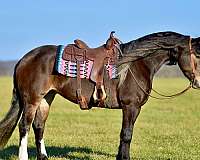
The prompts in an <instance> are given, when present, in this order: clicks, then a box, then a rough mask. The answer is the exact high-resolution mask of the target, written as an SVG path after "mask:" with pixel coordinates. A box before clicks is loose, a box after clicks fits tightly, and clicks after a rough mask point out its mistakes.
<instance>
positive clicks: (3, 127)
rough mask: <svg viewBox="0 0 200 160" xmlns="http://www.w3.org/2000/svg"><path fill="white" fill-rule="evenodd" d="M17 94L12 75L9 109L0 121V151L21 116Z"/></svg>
mask: <svg viewBox="0 0 200 160" xmlns="http://www.w3.org/2000/svg"><path fill="white" fill-rule="evenodd" d="M19 99H20V98H19V93H18V89H17V88H16V83H15V75H14V88H13V95H12V101H11V107H10V110H9V111H8V113H7V115H6V116H5V117H4V119H2V120H1V121H0V149H2V148H3V147H4V146H5V145H6V144H7V142H8V140H9V138H10V137H11V135H12V133H13V131H14V129H15V127H16V125H17V122H18V121H19V118H20V117H21V114H22V107H20V106H19Z"/></svg>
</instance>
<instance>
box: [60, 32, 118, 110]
mask: <svg viewBox="0 0 200 160" xmlns="http://www.w3.org/2000/svg"><path fill="white" fill-rule="evenodd" d="M113 34H114V32H111V34H110V37H109V39H108V40H107V41H106V44H103V45H101V46H100V47H97V48H90V47H89V46H88V45H87V44H86V43H85V42H83V41H82V40H79V39H76V40H74V44H69V45H67V46H66V47H65V49H64V54H63V59H65V60H67V61H72V62H75V63H76V64H77V83H78V89H77V97H78V101H79V104H80V106H81V108H82V109H87V105H86V102H84V99H85V98H84V97H83V96H82V94H81V79H80V65H81V64H83V63H84V62H86V61H92V62H93V66H92V71H91V74H90V77H89V79H90V80H92V81H93V82H94V83H95V84H96V85H95V89H94V93H93V99H94V102H103V101H104V100H105V99H106V92H105V89H104V85H103V76H104V66H105V65H106V64H116V62H117V55H118V54H117V48H116V47H115V45H116V44H119V40H118V39H116V38H115V37H114V36H113Z"/></svg>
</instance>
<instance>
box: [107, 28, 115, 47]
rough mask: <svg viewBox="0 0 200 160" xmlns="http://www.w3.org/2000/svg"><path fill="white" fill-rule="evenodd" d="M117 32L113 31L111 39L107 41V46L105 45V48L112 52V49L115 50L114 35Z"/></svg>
mask: <svg viewBox="0 0 200 160" xmlns="http://www.w3.org/2000/svg"><path fill="white" fill-rule="evenodd" d="M114 33H115V32H114V31H112V32H111V33H110V37H109V39H108V40H107V41H106V44H105V47H106V49H108V50H110V49H113V48H114V46H115V43H116V42H115V37H114V35H113V34H114Z"/></svg>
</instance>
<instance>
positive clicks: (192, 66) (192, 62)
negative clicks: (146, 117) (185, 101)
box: [118, 37, 196, 100]
mask: <svg viewBox="0 0 200 160" xmlns="http://www.w3.org/2000/svg"><path fill="white" fill-rule="evenodd" d="M118 50H119V52H120V54H121V55H122V57H123V53H122V51H121V49H120V47H118ZM189 54H190V55H189V56H190V66H191V69H192V73H191V74H192V75H191V78H192V80H191V81H190V83H189V85H188V86H187V87H186V88H185V89H184V90H182V91H180V92H178V93H175V94H172V95H165V94H162V93H159V92H158V91H156V90H154V89H153V88H151V90H152V91H154V92H155V93H156V94H157V95H159V96H160V97H157V96H153V95H151V94H150V93H148V92H147V91H146V90H145V89H144V88H143V87H142V86H141V84H140V83H139V82H138V80H137V79H136V77H135V75H134V73H133V71H132V70H131V69H130V68H128V70H129V72H130V73H131V76H132V77H133V79H134V80H135V82H136V84H137V85H138V87H139V88H140V89H141V90H142V91H143V92H144V93H145V94H146V95H147V96H149V97H151V98H155V99H161V100H163V99H171V98H175V97H177V96H180V95H182V94H183V93H185V92H186V91H188V90H189V89H190V88H192V84H193V82H194V78H195V61H194V59H195V58H194V57H196V56H195V53H194V50H193V49H192V38H191V37H189Z"/></svg>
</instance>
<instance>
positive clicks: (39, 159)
mask: <svg viewBox="0 0 200 160" xmlns="http://www.w3.org/2000/svg"><path fill="white" fill-rule="evenodd" d="M37 160H48V157H47V156H46V155H44V154H43V155H41V156H38V157H37Z"/></svg>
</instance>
